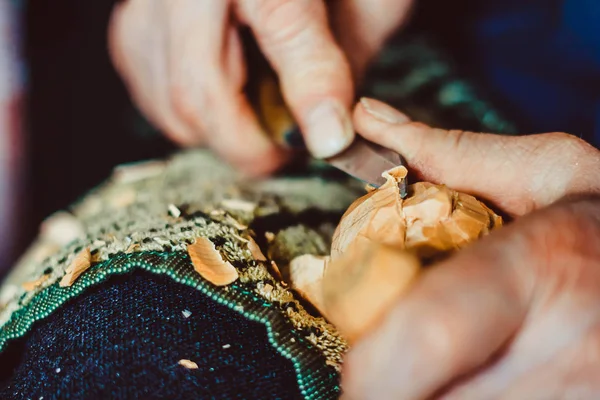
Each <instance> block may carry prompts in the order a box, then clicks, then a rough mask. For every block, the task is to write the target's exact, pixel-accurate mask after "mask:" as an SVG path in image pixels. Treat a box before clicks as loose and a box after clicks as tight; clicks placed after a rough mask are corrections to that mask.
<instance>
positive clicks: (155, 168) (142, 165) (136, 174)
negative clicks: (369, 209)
mask: <svg viewBox="0 0 600 400" xmlns="http://www.w3.org/2000/svg"><path fill="white" fill-rule="evenodd" d="M165 167H166V163H165V162H164V161H145V162H139V163H131V164H124V165H119V166H117V167H115V169H114V170H113V176H112V179H113V180H114V181H115V182H118V183H121V184H126V183H132V182H139V181H141V180H145V179H149V178H152V177H155V176H158V175H160V174H162V173H163V171H164V170H165Z"/></svg>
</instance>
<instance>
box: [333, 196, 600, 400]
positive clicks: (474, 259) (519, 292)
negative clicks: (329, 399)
mask: <svg viewBox="0 0 600 400" xmlns="http://www.w3.org/2000/svg"><path fill="white" fill-rule="evenodd" d="M598 204H599V203H598V201H597V200H595V201H594V200H580V201H577V202H572V203H568V204H566V205H565V204H557V205H556V206H553V207H549V208H546V209H544V210H542V211H539V212H536V213H532V214H530V215H527V216H525V217H522V218H521V219H518V220H516V221H515V222H514V223H513V224H511V225H508V226H506V227H505V228H503V229H502V230H500V231H497V232H496V233H495V234H494V235H491V236H488V237H486V238H484V239H481V240H480V241H479V242H477V243H476V244H473V245H472V246H471V247H469V248H466V249H464V250H462V251H461V252H459V253H457V254H456V255H455V256H454V257H452V258H450V259H448V260H447V261H446V262H444V263H441V264H439V265H438V266H437V267H434V268H433V269H431V270H429V271H427V272H425V274H424V275H423V278H422V279H421V280H420V281H418V282H417V284H416V285H415V286H414V287H413V289H412V290H411V291H409V292H408V293H407V294H405V296H404V297H403V298H402V300H401V301H400V302H398V303H397V304H396V306H395V308H394V309H393V311H392V312H391V313H389V315H388V317H387V318H386V319H385V320H384V322H383V323H382V324H381V325H380V326H378V327H377V328H376V330H375V331H374V332H372V334H371V335H370V336H368V337H366V338H365V339H364V340H363V342H362V343H359V344H358V345H357V346H356V347H355V348H354V349H352V350H351V352H350V354H349V357H348V359H347V361H346V362H345V370H344V371H343V372H344V382H343V384H344V388H345V390H346V391H347V392H348V393H349V394H350V395H351V396H350V397H351V398H352V397H353V396H354V397H356V398H378V399H384V398H427V397H428V396H431V395H432V394H434V393H438V392H439V391H440V389H442V388H444V387H445V386H446V385H448V384H449V383H452V382H455V381H456V380H457V379H458V378H460V377H464V376H468V375H469V374H472V373H473V372H474V371H475V370H481V368H482V367H487V368H486V370H487V371H493V370H494V369H496V370H497V371H500V374H498V377H499V378H498V379H495V380H494V381H488V382H489V383H493V387H494V388H496V389H501V388H504V387H506V385H507V384H509V383H510V382H514V379H515V378H518V377H519V376H520V374H521V373H523V372H529V371H532V370H534V369H535V368H536V367H537V366H540V365H542V364H544V363H546V362H548V360H550V359H551V357H552V356H553V355H555V354H557V352H560V351H561V350H562V349H564V348H566V347H567V346H568V345H572V344H576V343H577V342H578V338H581V336H582V332H586V331H588V329H589V328H594V327H596V326H598V325H597V321H598V313H597V311H596V310H597V308H596V306H595V304H596V302H597V298H598V296H597V287H598V286H597V285H598V282H600V272H598V270H597V268H593V266H595V264H596V263H597V262H598V261H597V260H598V259H600V251H599V250H598V249H597V240H596V239H597V238H600V224H599V223H598V220H593V218H590V217H591V216H592V215H595V214H597V210H598ZM556 226H561V229H560V230H558V229H553V227H556ZM586 237H588V238H593V240H591V243H586V240H585V238H586ZM588 242H590V241H588ZM549 254H552V258H551V259H550V258H549V257H548V255H549ZM582 254H585V255H586V257H587V258H586V259H587V260H588V261H587V262H588V263H589V265H582V262H583V260H584V258H582ZM544 315H545V317H543V316H544ZM540 316H542V317H541V318H540ZM532 326H535V327H537V332H536V331H535V329H533V330H532V329H531V327H532ZM517 330H518V335H517ZM548 332H552V335H551V336H550V335H548ZM545 339H546V340H545ZM501 350H502V351H503V354H500V351H501ZM512 354H514V355H516V357H515V358H514V360H513V361H511V356H512ZM500 355H502V358H501V359H500V360H497V357H498V356H500ZM506 360H509V364H510V363H512V365H510V368H506V367H503V365H506V363H505V362H506ZM477 376H485V374H478V375H477ZM474 381H475V382H476V379H474ZM488 389H489V387H488ZM458 398H463V397H460V396H459V397H458ZM467 398H468V397H467ZM476 398H495V397H494V396H478V397H476Z"/></svg>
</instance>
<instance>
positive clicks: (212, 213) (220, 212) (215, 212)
mask: <svg viewBox="0 0 600 400" xmlns="http://www.w3.org/2000/svg"><path fill="white" fill-rule="evenodd" d="M208 214H209V215H210V216H211V217H220V216H223V215H225V210H211V211H210V212H209V213H208Z"/></svg>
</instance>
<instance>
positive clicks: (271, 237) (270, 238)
mask: <svg viewBox="0 0 600 400" xmlns="http://www.w3.org/2000/svg"><path fill="white" fill-rule="evenodd" d="M265 239H267V243H271V242H272V241H273V240H275V234H274V233H273V232H265Z"/></svg>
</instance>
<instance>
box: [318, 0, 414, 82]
mask: <svg viewBox="0 0 600 400" xmlns="http://www.w3.org/2000/svg"><path fill="white" fill-rule="evenodd" d="M412 2H413V1H412V0H347V1H333V2H330V3H329V4H328V7H329V8H330V12H329V15H330V16H331V26H332V29H333V32H334V33H335V37H336V39H337V42H338V43H339V45H340V46H341V48H342V49H343V50H344V53H345V54H346V56H347V57H348V60H349V62H350V65H351V67H352V71H353V75H354V77H355V81H357V80H360V79H361V78H362V76H363V75H364V72H365V70H366V67H367V64H368V62H369V61H370V60H371V59H372V58H373V57H374V56H375V55H376V54H377V52H378V51H379V50H380V49H381V48H382V47H383V44H384V42H385V41H386V40H387V39H388V38H389V36H390V35H391V34H392V33H393V32H394V31H395V30H396V29H398V28H399V27H400V26H401V25H402V24H403V23H404V21H406V19H407V17H408V15H409V11H410V8H411V5H412Z"/></svg>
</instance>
